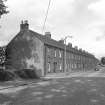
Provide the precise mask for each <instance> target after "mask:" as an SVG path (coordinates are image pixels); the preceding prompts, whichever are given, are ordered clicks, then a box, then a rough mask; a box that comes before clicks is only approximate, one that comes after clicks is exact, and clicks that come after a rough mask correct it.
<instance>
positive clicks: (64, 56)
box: [64, 36, 72, 74]
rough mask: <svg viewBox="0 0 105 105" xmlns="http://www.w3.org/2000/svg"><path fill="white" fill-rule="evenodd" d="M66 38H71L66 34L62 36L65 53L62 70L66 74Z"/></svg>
mask: <svg viewBox="0 0 105 105" xmlns="http://www.w3.org/2000/svg"><path fill="white" fill-rule="evenodd" d="M67 38H72V36H66V37H65V38H64V42H65V51H64V52H65V53H64V55H65V56H64V72H65V74H66V72H67V71H66V69H67V62H66V39H67Z"/></svg>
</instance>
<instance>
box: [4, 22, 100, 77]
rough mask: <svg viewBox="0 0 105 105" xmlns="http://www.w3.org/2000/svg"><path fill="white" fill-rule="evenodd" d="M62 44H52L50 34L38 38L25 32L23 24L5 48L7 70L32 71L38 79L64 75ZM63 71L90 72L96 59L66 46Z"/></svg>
mask: <svg viewBox="0 0 105 105" xmlns="http://www.w3.org/2000/svg"><path fill="white" fill-rule="evenodd" d="M64 47H65V44H64V41H63V40H60V41H56V40H53V39H52V38H51V33H50V32H46V33H45V35H41V34H39V33H36V32H34V31H32V30H30V29H29V24H28V22H27V21H24V22H23V21H22V23H21V24H20V32H19V33H18V34H17V35H16V36H15V37H14V38H13V39H12V40H11V42H10V43H9V44H8V45H7V47H6V59H7V61H6V68H7V69H17V70H21V69H35V68H36V73H37V74H38V75H40V76H45V75H47V74H49V73H61V72H62V73H63V72H64V67H65V65H64V59H65V58H64V57H65V56H64V53H65V51H64ZM66 47H67V48H66V49H67V51H66V52H67V56H66V63H67V65H66V66H67V72H70V71H72V70H74V71H78V70H90V69H92V68H94V66H95V65H96V64H97V62H98V60H97V59H96V58H95V57H94V55H92V54H90V53H87V52H85V51H82V49H78V47H77V46H76V47H75V48H73V47H72V44H71V43H69V44H68V45H67V46H66Z"/></svg>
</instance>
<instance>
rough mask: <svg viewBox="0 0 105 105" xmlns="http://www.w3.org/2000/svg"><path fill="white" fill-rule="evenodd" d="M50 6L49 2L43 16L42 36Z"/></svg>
mask: <svg viewBox="0 0 105 105" xmlns="http://www.w3.org/2000/svg"><path fill="white" fill-rule="evenodd" d="M50 4H51V0H49V3H48V7H47V11H46V14H45V19H44V23H43V26H42V34H43V32H44V29H45V25H46V21H47V17H48V13H49V9H50Z"/></svg>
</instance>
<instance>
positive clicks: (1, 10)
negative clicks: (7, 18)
mask: <svg viewBox="0 0 105 105" xmlns="http://www.w3.org/2000/svg"><path fill="white" fill-rule="evenodd" d="M5 1H6V0H0V17H1V16H2V15H3V14H7V13H8V11H7V7H6V5H5V4H4V2H5Z"/></svg>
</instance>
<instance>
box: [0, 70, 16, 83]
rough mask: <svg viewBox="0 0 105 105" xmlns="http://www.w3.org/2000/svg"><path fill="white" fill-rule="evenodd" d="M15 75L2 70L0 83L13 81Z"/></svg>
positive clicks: (0, 71)
mask: <svg viewBox="0 0 105 105" xmlns="http://www.w3.org/2000/svg"><path fill="white" fill-rule="evenodd" d="M14 77H15V75H14V74H13V73H12V72H9V71H4V70H0V81H9V80H13V79H14Z"/></svg>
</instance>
